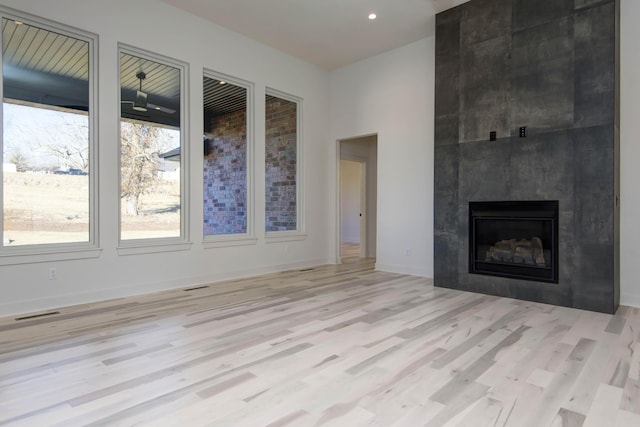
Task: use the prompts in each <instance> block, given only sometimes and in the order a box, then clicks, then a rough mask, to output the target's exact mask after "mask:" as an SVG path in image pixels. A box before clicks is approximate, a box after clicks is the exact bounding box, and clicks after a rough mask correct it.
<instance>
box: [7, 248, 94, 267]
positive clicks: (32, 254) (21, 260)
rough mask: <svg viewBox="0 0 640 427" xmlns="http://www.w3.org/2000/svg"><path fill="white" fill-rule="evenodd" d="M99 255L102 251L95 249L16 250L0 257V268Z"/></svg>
mask: <svg viewBox="0 0 640 427" xmlns="http://www.w3.org/2000/svg"><path fill="white" fill-rule="evenodd" d="M101 253H102V249H99V248H95V247H91V248H68V249H51V250H48V251H34V250H24V251H20V250H16V251H11V252H10V253H4V254H2V255H0V266H4V265H18V264H33V263H41V262H53V261H73V260H77V259H89V258H98V257H100V254H101Z"/></svg>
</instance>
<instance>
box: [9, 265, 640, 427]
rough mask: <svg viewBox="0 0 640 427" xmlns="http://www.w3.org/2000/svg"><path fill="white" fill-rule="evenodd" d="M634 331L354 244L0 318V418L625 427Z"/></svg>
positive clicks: (638, 414) (635, 411)
mask: <svg viewBox="0 0 640 427" xmlns="http://www.w3.org/2000/svg"><path fill="white" fill-rule="evenodd" d="M639 334H640V310H639V309H631V308H622V309H621V310H619V312H618V314H616V315H615V316H610V315H605V314H599V313H592V312H586V311H580V310H574V309H568V308H562V307H553V306H549V305H544V304H536V303H530V302H524V301H517V300H511V299H506V298H499V297H492V296H486V295H479V294H472V293H466V292H459V291H453V290H447V289H440V288H434V287H433V286H432V283H431V281H429V280H427V279H423V278H416V277H411V276H404V275H399V274H391V273H382V272H375V271H374V270H373V261H372V260H362V261H358V262H350V263H345V264H342V265H338V266H321V267H317V268H314V269H311V270H307V271H290V272H284V273H278V274H271V275H265V276H260V277H256V278H252V279H245V280H236V281H229V282H225V283H218V284H212V285H210V286H208V287H204V288H201V289H193V290H176V291H170V292H163V293H157V294H151V295H145V296H141V297H132V298H126V299H119V300H114V301H108V302H102V303H96V304H90V305H84V306H77V307H71V308H65V309H61V310H60V314H57V315H54V316H50V317H43V318H35V319H31V320H29V319H27V320H21V321H16V320H14V319H8V318H4V319H0V425H3V426H4V425H24V426H65V427H66V426H76V425H107V426H112V425H113V426H116V425H117V426H120V425H123V426H128V425H152V426H184V427H187V426H201V425H213V426H271V427H273V426H316V425H318V426H320V425H321V426H345V427H352V426H407V427H415V426H473V427H476V426H536V427H537V426H597V427H602V426H612V427H615V426H634V427H638V426H640V345H639V339H640V337H639Z"/></svg>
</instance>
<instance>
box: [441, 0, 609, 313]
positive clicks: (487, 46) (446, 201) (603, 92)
mask: <svg viewBox="0 0 640 427" xmlns="http://www.w3.org/2000/svg"><path fill="white" fill-rule="evenodd" d="M618 7H619V5H618V4H616V1H615V0H608V1H607V0H537V1H530V0H472V1H471V2H469V3H466V4H464V5H462V6H459V7H457V8H454V9H450V10H448V11H445V12H443V13H441V14H438V15H437V18H436V87H435V92H436V104H435V201H434V202H435V224H434V225H435V228H434V229H435V248H434V250H435V271H434V276H435V284H436V286H443V287H450V288H457V289H463V290H468V291H474V292H483V293H488V294H493V295H502V296H508V297H513V298H520V299H525V300H532V301H541V302H545V303H550V304H557V305H563V306H570V307H576V308H584V309H589V310H595V311H602V312H608V313H611V312H614V311H615V309H616V308H617V306H618V303H619V301H618V298H619V297H618V295H619V283H618V279H617V277H618V274H617V265H616V259H615V256H614V252H615V250H616V247H615V245H616V244H617V236H616V229H617V227H616V226H617V217H616V215H617V212H616V209H615V208H614V198H615V195H616V194H618V193H617V192H618V189H617V187H616V184H615V183H616V176H617V174H618V173H619V172H618V170H617V166H616V159H617V156H618V153H617V150H616V140H615V138H616V132H615V130H614V128H615V123H614V121H615V112H616V108H617V106H616V99H617V97H616V93H615V91H616V89H615V88H616V85H615V83H616V79H617V75H616V64H615V61H616V59H615V58H616V57H615V50H616V48H617V43H616V38H617V33H618V29H617V28H616V24H615V14H616V9H617V8H618ZM520 126H526V127H527V137H526V138H519V137H518V129H519V127H520ZM491 131H495V132H496V134H497V137H498V138H497V140H496V141H489V132H491ZM491 200H495V201H497V200H558V201H559V206H560V213H559V217H560V219H559V221H560V223H559V246H560V248H559V249H560V253H559V262H560V265H559V283H558V284H551V283H542V282H532V281H522V280H514V279H509V278H500V277H492V276H482V275H477V274H473V275H472V274H469V273H468V270H469V266H468V245H469V244H468V204H469V202H470V201H491Z"/></svg>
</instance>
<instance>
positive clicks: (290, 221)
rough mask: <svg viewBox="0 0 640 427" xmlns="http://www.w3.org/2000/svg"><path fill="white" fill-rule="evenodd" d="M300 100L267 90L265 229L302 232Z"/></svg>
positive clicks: (280, 231) (278, 231)
mask: <svg viewBox="0 0 640 427" xmlns="http://www.w3.org/2000/svg"><path fill="white" fill-rule="evenodd" d="M299 124H300V100H299V99H298V98H295V97H292V96H289V95H286V94H283V93H280V92H277V91H274V90H270V89H268V90H267V93H266V99H265V207H266V209H265V229H266V231H267V233H269V232H271V233H273V232H276V233H279V234H282V232H288V233H286V234H289V233H291V232H301V231H302V226H301V225H302V224H301V221H300V220H301V215H300V214H301V212H302V210H301V207H302V203H301V200H300V199H301V182H300V181H301V180H300V178H301V176H300V167H299V165H300V159H301V147H300V144H299V139H300V137H299V128H300V125H299Z"/></svg>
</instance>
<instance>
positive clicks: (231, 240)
mask: <svg viewBox="0 0 640 427" xmlns="http://www.w3.org/2000/svg"><path fill="white" fill-rule="evenodd" d="M257 243H258V238H257V237H249V236H246V235H232V234H229V235H218V236H208V237H205V240H204V241H203V242H202V247H203V248H204V249H211V248H224V247H227V246H251V245H255V244H257Z"/></svg>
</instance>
